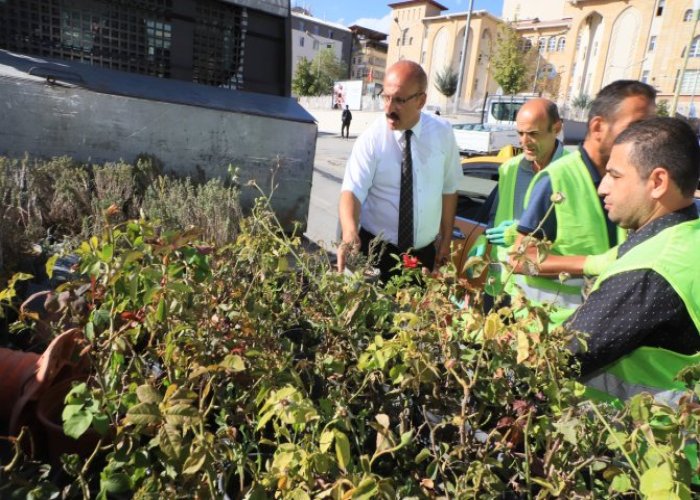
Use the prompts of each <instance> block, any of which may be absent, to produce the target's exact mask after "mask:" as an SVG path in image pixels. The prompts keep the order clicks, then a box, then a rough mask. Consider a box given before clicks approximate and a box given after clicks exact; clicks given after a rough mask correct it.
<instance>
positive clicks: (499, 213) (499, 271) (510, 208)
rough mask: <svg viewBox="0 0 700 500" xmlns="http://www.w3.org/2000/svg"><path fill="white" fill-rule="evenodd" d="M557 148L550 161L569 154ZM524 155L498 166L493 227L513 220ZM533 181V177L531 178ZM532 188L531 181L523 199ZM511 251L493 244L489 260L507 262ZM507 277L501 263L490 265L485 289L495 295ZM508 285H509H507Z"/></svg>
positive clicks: (502, 286)
mask: <svg viewBox="0 0 700 500" xmlns="http://www.w3.org/2000/svg"><path fill="white" fill-rule="evenodd" d="M557 146H558V148H557V150H555V152H554V154H555V155H556V154H557V152H559V151H560V154H559V156H555V157H553V158H552V161H556V160H557V159H559V158H561V157H563V156H565V155H567V154H569V151H567V150H566V149H564V147H563V146H562V145H559V144H557ZM524 157H525V155H523V154H519V155H517V156H515V157H513V158H511V159H510V160H508V161H506V162H504V163H502V164H501V165H500V166H499V167H498V206H497V207H496V216H495V218H494V222H493V227H496V226H498V225H499V224H500V223H501V222H503V221H507V220H513V219H514V218H515V205H514V203H515V189H516V185H517V181H518V169H519V168H520V162H521V161H522V160H523V158H524ZM533 181H534V178H533ZM531 189H532V181H531V183H530V185H529V186H528V190H527V193H528V194H527V195H526V198H525V200H524V201H526V200H527V197H529V193H530V190H531ZM522 208H524V207H522ZM510 251H511V247H501V246H494V247H493V253H492V254H491V261H492V262H498V263H505V262H508V252H510ZM506 279H508V272H507V270H506V269H504V267H503V266H502V265H496V266H490V267H489V274H488V279H487V280H486V285H485V289H486V292H487V293H488V294H489V295H492V296H496V295H498V294H499V293H500V292H501V291H502V290H503V288H504V285H503V282H504V281H505V280H506ZM512 282H513V279H510V282H509V284H507V285H506V286H505V290H506V292H508V293H513V292H514V290H513V287H512V285H511V284H512ZM509 285H510V286H509Z"/></svg>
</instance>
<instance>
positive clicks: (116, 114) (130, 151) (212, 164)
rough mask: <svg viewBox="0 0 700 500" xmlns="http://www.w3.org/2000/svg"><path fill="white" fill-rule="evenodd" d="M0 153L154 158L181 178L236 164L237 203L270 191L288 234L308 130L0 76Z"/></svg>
mask: <svg viewBox="0 0 700 500" xmlns="http://www.w3.org/2000/svg"><path fill="white" fill-rule="evenodd" d="M0 95H2V96H3V99H2V102H1V103H0V108H1V109H2V113H3V123H4V124H5V126H3V132H2V134H0V154H2V155H7V156H11V157H19V156H22V155H24V154H25V152H26V153H29V154H30V155H32V156H40V157H50V156H59V155H68V156H70V157H72V158H75V159H77V160H79V161H85V162H88V161H92V162H105V161H115V160H119V159H123V160H124V161H128V162H132V161H134V159H135V157H136V156H137V155H139V154H141V153H148V154H152V155H155V156H156V157H158V158H159V159H160V160H162V162H163V163H164V165H165V167H166V169H169V170H172V171H174V172H177V173H179V174H182V175H190V176H193V177H199V176H201V175H204V176H205V177H207V178H211V177H222V178H223V177H225V176H226V175H227V169H228V165H229V164H232V165H234V166H237V167H240V176H239V177H240V183H241V187H242V202H243V204H244V206H250V205H251V204H252V201H253V199H254V198H255V197H257V196H258V195H259V193H258V192H257V191H256V190H254V189H253V188H251V187H245V185H246V183H247V182H248V181H249V180H252V179H255V180H256V182H257V183H258V184H259V185H260V187H261V188H262V189H263V190H264V191H265V192H266V193H268V194H269V192H270V190H271V188H270V186H271V184H272V183H274V184H276V185H277V186H278V187H277V189H276V191H275V192H274V195H273V197H272V205H273V208H274V209H275V211H276V213H277V214H278V216H279V217H280V219H281V220H282V221H283V223H284V224H285V226H286V227H287V228H289V227H291V222H292V221H294V220H298V221H302V222H303V223H304V224H305V223H306V220H307V215H308V214H307V212H308V206H309V196H310V190H311V178H312V172H313V161H314V153H315V147H316V125H315V124H313V123H302V122H294V121H289V120H283V119H279V118H270V117H265V116H256V115H250V114H243V113H235V112H231V111H220V110H215V109H207V108H203V107H197V106H188V105H182V104H172V103H165V102H158V101H152V100H146V99H138V98H133V97H124V96H117V95H112V94H101V93H98V92H94V91H90V90H86V89H83V88H79V87H67V86H51V85H47V84H46V83H45V80H44V79H40V78H36V77H28V78H19V77H17V78H15V77H0Z"/></svg>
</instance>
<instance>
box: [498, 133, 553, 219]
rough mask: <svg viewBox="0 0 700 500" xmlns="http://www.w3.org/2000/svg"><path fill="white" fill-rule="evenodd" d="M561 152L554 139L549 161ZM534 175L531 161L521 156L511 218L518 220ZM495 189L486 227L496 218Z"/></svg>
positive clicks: (535, 173)
mask: <svg viewBox="0 0 700 500" xmlns="http://www.w3.org/2000/svg"><path fill="white" fill-rule="evenodd" d="M563 153H564V145H563V144H562V143H561V142H559V141H556V143H555V146H554V154H552V160H551V161H556V160H558V159H559V158H561V156H562V154H563ZM550 163H551V162H550ZM535 175H537V172H535V169H534V168H533V166H532V162H531V161H530V160H528V159H526V158H525V157H523V158H522V159H521V160H520V163H518V173H517V177H516V179H515V193H514V195H513V219H516V220H518V219H520V217H521V216H522V214H523V211H524V205H525V195H526V194H527V190H528V188H529V187H530V183H531V182H532V179H534V178H535ZM550 189H551V188H550ZM495 190H496V194H495V195H494V198H493V203H492V205H491V206H490V208H489V221H488V227H493V224H494V221H495V220H496V212H497V210H498V202H499V201H500V197H499V195H498V187H496V188H495Z"/></svg>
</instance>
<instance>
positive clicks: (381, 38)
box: [350, 25, 388, 84]
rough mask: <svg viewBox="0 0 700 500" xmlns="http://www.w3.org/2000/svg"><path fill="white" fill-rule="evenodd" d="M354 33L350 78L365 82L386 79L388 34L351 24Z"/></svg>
mask: <svg viewBox="0 0 700 500" xmlns="http://www.w3.org/2000/svg"><path fill="white" fill-rule="evenodd" d="M350 31H352V34H353V40H352V56H351V60H350V79H351V80H363V81H364V83H365V84H369V83H376V82H380V83H381V81H382V80H383V79H384V70H385V69H386V55H387V50H388V47H387V44H386V38H387V34H386V33H382V32H380V31H375V30H372V29H369V28H365V27H362V26H357V25H353V26H350Z"/></svg>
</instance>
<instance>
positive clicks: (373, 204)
mask: <svg viewBox="0 0 700 500" xmlns="http://www.w3.org/2000/svg"><path fill="white" fill-rule="evenodd" d="M426 88H427V76H426V74H425V72H424V71H423V68H421V67H420V65H419V64H417V63H415V62H413V61H408V60H402V61H399V62H397V63H395V64H394V65H392V66H391V67H390V68H389V70H388V71H387V72H386V76H385V77H384V91H383V93H382V98H383V99H384V112H385V115H386V119H380V120H377V121H376V122H375V123H374V124H373V125H372V126H371V127H370V128H368V129H367V130H366V131H365V132H364V133H363V134H362V135H361V136H360V137H359V138H358V140H357V142H356V143H355V145H354V147H353V150H352V154H351V156H350V159H349V160H348V163H347V166H346V168H345V179H344V180H343V187H342V190H341V194H340V203H339V216H340V226H341V230H342V243H341V244H340V247H339V249H338V270H339V271H342V270H343V269H344V268H345V262H346V258H347V255H348V253H349V252H352V251H356V250H361V251H362V252H363V253H364V254H365V255H367V254H368V252H369V247H370V244H369V243H370V241H372V240H373V239H375V238H377V239H379V240H381V242H382V243H383V244H384V245H383V246H384V248H383V252H382V253H381V256H380V257H379V260H378V262H377V261H376V260H375V262H374V264H375V265H376V267H378V268H379V269H380V270H381V273H382V279H383V280H384V281H386V280H387V279H388V278H389V277H390V275H391V273H390V269H391V268H392V267H394V266H396V264H397V262H396V260H395V259H393V258H392V257H391V256H390V254H392V253H394V254H404V253H409V254H410V255H411V256H414V257H417V258H418V260H419V261H420V263H421V265H422V266H424V267H427V268H428V269H434V268H437V267H438V266H440V265H442V264H444V263H445V262H446V261H447V259H448V258H449V256H450V242H451V239H452V228H453V224H454V217H455V211H456V207H457V182H458V180H459V178H460V177H461V176H462V169H461V165H460V159H459V150H458V149H457V144H456V142H455V138H454V133H453V132H452V127H451V126H450V124H449V123H447V122H446V121H444V120H442V119H441V118H439V117H436V116H434V115H430V114H426V113H422V112H421V110H422V108H423V106H424V105H425V101H426V94H425V91H426ZM411 205H412V209H411V208H410V207H411ZM399 207H404V210H400V209H399ZM405 207H409V208H408V209H406V208H405Z"/></svg>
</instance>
